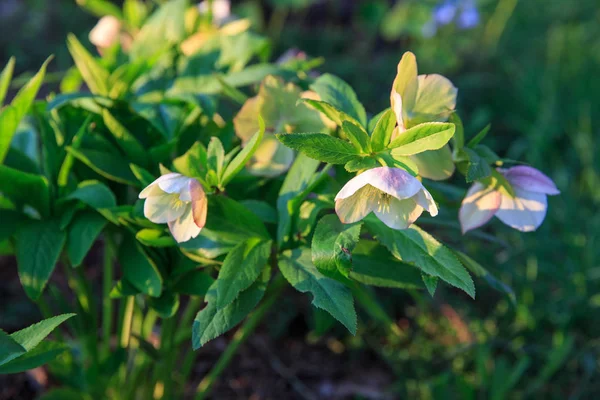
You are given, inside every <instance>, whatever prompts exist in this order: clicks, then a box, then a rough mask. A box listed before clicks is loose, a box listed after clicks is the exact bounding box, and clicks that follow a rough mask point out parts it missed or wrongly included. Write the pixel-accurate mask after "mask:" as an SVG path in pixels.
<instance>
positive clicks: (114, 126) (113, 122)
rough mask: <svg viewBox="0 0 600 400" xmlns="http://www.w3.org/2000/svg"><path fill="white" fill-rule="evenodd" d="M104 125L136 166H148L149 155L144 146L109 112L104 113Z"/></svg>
mask: <svg viewBox="0 0 600 400" xmlns="http://www.w3.org/2000/svg"><path fill="white" fill-rule="evenodd" d="M102 117H103V118H104V124H105V125H106V127H107V128H108V130H109V131H110V133H112V135H113V137H114V138H115V141H116V142H117V145H118V146H119V147H120V148H121V150H123V152H124V153H125V154H126V155H127V157H129V160H130V161H132V162H133V163H134V164H138V165H142V166H147V165H148V159H149V158H148V153H147V152H146V150H145V149H144V146H142V144H141V143H140V142H139V141H138V140H137V139H136V137H135V136H134V135H133V134H131V132H129V131H128V130H127V128H125V127H124V126H123V125H122V124H121V123H120V122H119V121H118V120H117V119H116V118H115V117H114V116H113V115H112V114H111V113H110V112H109V111H108V110H104V111H103V112H102Z"/></svg>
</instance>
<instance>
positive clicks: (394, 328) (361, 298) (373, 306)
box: [351, 283, 404, 338]
mask: <svg viewBox="0 0 600 400" xmlns="http://www.w3.org/2000/svg"><path fill="white" fill-rule="evenodd" d="M351 290H352V294H353V295H354V298H355V299H356V301H357V302H358V304H360V306H361V307H362V308H363V309H364V310H365V311H366V312H367V313H368V314H369V315H370V316H371V317H372V318H373V319H374V320H375V321H378V322H380V323H381V324H383V326H384V327H385V329H386V331H387V332H388V333H391V334H393V335H394V336H396V337H398V338H401V337H403V336H404V334H403V332H402V330H401V329H400V327H399V326H398V325H397V324H396V323H395V322H394V320H393V319H392V318H391V317H390V316H389V315H388V314H387V312H385V310H384V309H383V307H381V305H380V304H379V303H378V302H377V299H376V298H375V296H374V295H373V293H371V292H370V291H369V290H368V289H366V288H365V287H363V286H361V285H359V284H357V283H353V284H352V286H351Z"/></svg>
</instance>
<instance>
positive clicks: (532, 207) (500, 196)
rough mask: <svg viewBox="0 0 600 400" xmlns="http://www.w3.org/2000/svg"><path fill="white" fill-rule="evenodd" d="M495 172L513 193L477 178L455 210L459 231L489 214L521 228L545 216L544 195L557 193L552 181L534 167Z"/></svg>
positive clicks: (532, 225)
mask: <svg viewBox="0 0 600 400" xmlns="http://www.w3.org/2000/svg"><path fill="white" fill-rule="evenodd" d="M498 172H500V173H501V174H502V175H503V176H504V177H505V178H506V180H507V181H508V182H509V183H510V185H511V186H512V188H513V191H514V196H512V195H510V194H509V193H507V191H506V190H500V189H499V188H496V187H491V186H486V185H484V184H482V183H480V182H476V183H475V184H473V186H471V188H470V189H469V191H468V192H467V195H466V197H465V198H464V200H463V202H462V205H461V207H460V211H459V214H458V217H459V220H460V224H461V228H462V231H463V233H466V232H468V231H470V230H472V229H475V228H478V227H480V226H482V225H484V224H485V223H486V222H488V221H489V220H490V219H492V217H493V216H496V217H498V219H500V221H502V222H504V223H505V224H506V225H508V226H510V227H511V228H514V229H517V230H519V231H521V232H531V231H535V230H536V229H537V228H538V227H539V226H540V225H541V224H542V222H543V221H544V218H545V217H546V210H547V208H548V202H547V197H546V196H547V195H551V196H552V195H557V194H559V193H560V191H559V190H558V189H557V188H556V185H555V184H554V182H552V180H551V179H550V178H548V177H547V176H546V175H544V174H543V173H541V172H540V171H538V170H537V169H535V168H532V167H527V166H517V167H512V168H508V169H498Z"/></svg>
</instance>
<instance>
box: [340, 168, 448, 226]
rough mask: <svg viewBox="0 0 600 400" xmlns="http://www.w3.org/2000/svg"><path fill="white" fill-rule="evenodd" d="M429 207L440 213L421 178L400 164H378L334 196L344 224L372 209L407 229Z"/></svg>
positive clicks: (432, 214)
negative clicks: (381, 165)
mask: <svg viewBox="0 0 600 400" xmlns="http://www.w3.org/2000/svg"><path fill="white" fill-rule="evenodd" d="M423 210H427V211H428V212H429V214H431V216H432V217H435V216H436V215H437V213H438V209H437V206H436V204H435V201H433V197H431V194H430V193H429V192H428V191H427V189H425V188H424V187H423V185H422V184H421V182H420V181H419V180H418V179H416V178H415V177H413V176H412V175H410V174H409V173H408V172H406V171H405V170H403V169H400V168H389V167H379V168H373V169H370V170H367V171H365V172H363V173H362V174H360V175H358V176H356V177H354V178H352V179H351V180H350V181H348V183H346V185H344V187H343V188H342V190H340V191H339V193H338V194H337V196H336V197H335V211H336V213H337V215H338V217H339V218H340V221H342V222H343V223H345V224H350V223H353V222H357V221H360V220H361V219H363V218H365V217H366V216H367V215H369V214H370V213H371V212H373V213H375V215H376V216H377V218H379V219H380V220H381V222H383V223H384V224H386V225H387V226H389V227H390V228H392V229H406V228H408V227H409V226H410V225H411V224H412V223H414V222H415V221H416V220H417V218H419V216H420V215H421V214H422V213H423Z"/></svg>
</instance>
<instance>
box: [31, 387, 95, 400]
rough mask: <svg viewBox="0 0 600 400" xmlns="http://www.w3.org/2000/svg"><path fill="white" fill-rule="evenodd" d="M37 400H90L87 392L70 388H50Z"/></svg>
mask: <svg viewBox="0 0 600 400" xmlns="http://www.w3.org/2000/svg"><path fill="white" fill-rule="evenodd" d="M38 400H92V398H91V397H90V395H89V394H87V393H84V392H80V391H78V390H76V389H71V388H58V389H50V390H49V391H47V392H45V393H44V394H42V395H41V396H40V397H39V398H38Z"/></svg>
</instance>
